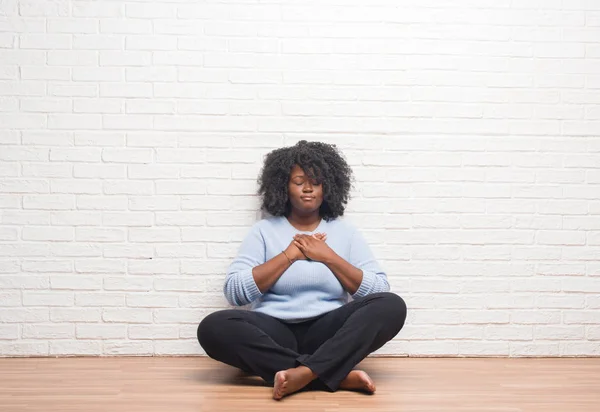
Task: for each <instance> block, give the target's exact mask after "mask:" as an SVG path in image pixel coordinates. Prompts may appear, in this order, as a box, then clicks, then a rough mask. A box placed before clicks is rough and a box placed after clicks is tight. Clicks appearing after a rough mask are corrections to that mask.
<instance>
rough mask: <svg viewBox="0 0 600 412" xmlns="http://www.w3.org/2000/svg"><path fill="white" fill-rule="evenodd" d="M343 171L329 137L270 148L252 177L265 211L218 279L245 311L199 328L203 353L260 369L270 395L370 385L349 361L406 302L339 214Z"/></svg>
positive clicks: (380, 341) (346, 184) (396, 323)
mask: <svg viewBox="0 0 600 412" xmlns="http://www.w3.org/2000/svg"><path fill="white" fill-rule="evenodd" d="M351 177H352V170H351V169H350V167H349V166H348V164H347V163H346V161H345V160H344V159H343V157H342V155H341V154H340V153H339V152H338V150H337V148H336V147H335V145H328V144H324V143H318V142H310V143H309V142H306V141H304V140H303V141H301V142H299V143H298V144H296V145H295V146H292V147H285V148H281V149H277V150H274V151H272V152H270V153H269V154H268V155H267V156H266V158H265V163H264V166H263V169H262V171H261V174H260V176H259V179H258V181H259V184H260V188H259V194H260V195H261V197H262V209H263V210H264V211H266V212H267V213H269V214H270V215H271V217H269V218H266V219H263V220H261V221H259V222H258V223H256V224H255V225H254V226H253V227H252V229H251V230H250V233H249V234H248V235H247V236H246V238H245V239H244V241H243V242H242V245H241V247H240V250H239V253H238V256H237V257H236V258H235V260H234V261H233V262H232V263H231V265H230V267H229V269H228V272H227V276H226V279H225V286H224V293H225V296H226V297H227V300H228V301H229V303H231V304H232V305H235V306H243V305H247V304H251V310H249V311H248V310H241V309H230V310H221V311H218V312H215V313H212V314H210V315H209V316H207V317H206V318H205V319H204V320H203V321H202V322H201V323H200V326H199V327H198V341H199V342H200V345H201V346H202V347H203V348H204V350H205V351H206V354H207V355H208V356H210V357H211V358H213V359H216V360H218V361H221V362H224V363H226V364H229V365H232V366H235V367H237V368H240V369H242V370H244V371H246V372H248V373H252V374H256V375H258V376H260V377H261V378H263V379H264V380H265V381H266V382H268V383H269V384H272V385H273V398H274V399H281V398H283V397H284V396H286V395H289V394H291V393H293V392H296V391H299V390H301V389H302V388H305V387H307V388H313V389H315V388H318V389H325V390H330V391H335V390H337V389H347V390H359V391H364V392H367V393H374V392H375V385H374V383H373V381H372V380H371V378H370V377H369V376H368V375H367V374H366V373H365V372H364V371H359V370H353V368H354V366H356V364H358V363H359V362H360V361H361V360H362V359H364V358H365V357H366V356H367V355H368V354H369V353H371V352H373V351H375V350H377V349H378V348H380V347H381V346H383V345H384V344H385V343H386V342H388V341H389V340H390V339H392V338H393V337H394V336H395V335H396V334H397V333H398V332H399V331H400V329H401V328H402V326H403V325H404V320H405V318H406V305H405V303H404V301H403V300H402V298H400V297H399V296H397V295H395V294H392V293H389V292H388V291H389V288H390V287H389V284H388V282H387V277H386V274H385V273H384V272H383V271H382V270H381V269H380V267H379V265H378V264H377V262H376V260H375V259H374V257H373V255H372V253H371V251H370V249H369V246H368V245H367V243H366V242H365V240H364V238H363V237H362V235H361V234H360V233H359V232H358V231H357V230H356V229H355V228H353V227H352V226H351V225H349V224H348V223H346V222H344V221H343V220H341V219H338V218H339V217H340V216H342V215H343V213H344V209H345V206H346V204H347V202H348V198H349V192H350V188H351ZM349 297H352V300H351V301H350V299H349Z"/></svg>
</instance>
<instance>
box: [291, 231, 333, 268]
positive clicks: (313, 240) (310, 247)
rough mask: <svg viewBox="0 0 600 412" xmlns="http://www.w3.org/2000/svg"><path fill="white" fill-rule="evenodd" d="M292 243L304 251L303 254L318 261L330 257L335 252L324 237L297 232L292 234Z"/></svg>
mask: <svg viewBox="0 0 600 412" xmlns="http://www.w3.org/2000/svg"><path fill="white" fill-rule="evenodd" d="M294 244H295V245H296V246H298V248H299V249H300V250H301V251H302V253H304V255H305V256H306V257H307V258H309V259H311V260H316V261H318V262H323V261H326V260H328V259H330V258H331V257H332V256H333V255H335V252H334V251H333V249H331V248H330V247H329V245H328V244H327V243H325V238H321V239H319V238H317V237H315V236H310V235H305V234H297V235H296V236H294Z"/></svg>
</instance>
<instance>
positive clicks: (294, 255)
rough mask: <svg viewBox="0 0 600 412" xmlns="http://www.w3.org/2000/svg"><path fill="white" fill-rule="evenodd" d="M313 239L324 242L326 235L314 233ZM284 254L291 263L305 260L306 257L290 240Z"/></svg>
mask: <svg viewBox="0 0 600 412" xmlns="http://www.w3.org/2000/svg"><path fill="white" fill-rule="evenodd" d="M312 236H313V237H314V238H315V239H319V240H322V241H325V240H326V239H327V234H326V233H315V234H313V235H312ZM285 254H286V255H287V256H288V257H289V258H290V259H291V261H292V262H295V261H297V260H306V259H307V258H306V255H305V254H304V253H302V251H301V250H300V248H299V247H298V246H297V245H296V244H295V241H294V240H292V241H291V242H290V244H289V246H288V247H287V249H285Z"/></svg>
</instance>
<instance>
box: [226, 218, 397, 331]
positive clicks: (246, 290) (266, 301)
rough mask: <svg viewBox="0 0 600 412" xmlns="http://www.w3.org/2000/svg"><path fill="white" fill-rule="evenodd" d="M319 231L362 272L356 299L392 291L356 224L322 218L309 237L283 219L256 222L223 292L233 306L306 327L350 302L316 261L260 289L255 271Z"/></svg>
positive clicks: (293, 267)
mask: <svg viewBox="0 0 600 412" xmlns="http://www.w3.org/2000/svg"><path fill="white" fill-rule="evenodd" d="M318 232H322V233H326V234H327V241H326V242H327V244H328V245H329V247H330V248H332V249H333V250H334V251H335V252H336V253H337V254H338V255H339V256H340V257H342V258H344V259H345V260H347V261H348V262H349V263H351V264H352V265H354V266H355V267H357V268H359V269H361V270H362V272H363V279H362V283H361V285H360V287H359V288H358V290H357V291H356V293H354V294H353V295H352V298H358V297H362V296H366V295H369V294H371V293H377V292H387V291H389V290H390V285H389V283H388V281H387V276H386V274H385V273H384V272H383V271H382V270H381V268H380V267H379V265H378V263H377V261H376V260H375V258H374V257H373V254H372V253H371V250H370V248H369V245H368V244H367V242H366V241H365V239H364V238H363V236H362V235H361V234H360V232H359V231H358V230H356V228H354V227H353V226H352V225H350V224H349V223H347V222H345V221H343V220H341V219H335V220H331V221H329V222H327V221H325V219H322V220H321V223H320V224H319V226H318V227H317V228H316V229H315V230H314V231H312V232H304V231H299V230H298V229H296V228H294V227H293V226H292V225H291V224H290V223H289V221H288V220H287V218H285V217H283V216H281V217H270V218H267V219H263V220H261V221H259V222H257V223H255V224H254V226H253V227H252V229H251V230H250V233H249V234H248V235H247V236H246V238H245V239H244V240H243V242H242V245H241V246H240V249H239V252H238V255H237V257H236V258H235V259H234V260H233V262H232V263H231V265H230V266H229V269H228V270H227V277H226V279H225V286H224V288H223V290H224V293H225V296H226V298H227V300H228V301H229V303H230V304H232V305H234V306H243V305H247V304H252V305H251V307H250V308H251V309H252V310H254V311H257V312H262V313H266V314H268V315H271V316H273V317H275V318H279V319H282V320H285V321H286V322H302V321H304V320H308V319H311V318H314V317H316V316H319V315H321V314H323V313H326V312H329V311H331V310H333V309H336V308H338V307H340V306H342V305H343V304H344V303H347V302H348V301H349V300H350V299H349V298H350V294H349V293H348V292H347V291H346V290H344V288H343V287H342V284H341V283H340V282H339V280H338V279H337V278H336V277H335V275H334V274H333V272H332V271H331V270H329V268H328V267H327V266H326V265H324V264H323V263H320V262H315V261H308V260H298V261H296V262H294V263H293V264H292V265H291V266H290V267H289V268H288V269H287V270H286V271H285V272H283V274H282V275H281V277H280V278H279V279H278V280H277V282H275V284H273V286H271V288H270V289H269V290H267V291H266V292H265V293H261V292H260V290H259V289H258V287H257V286H256V282H255V281H254V277H253V276H252V268H254V267H255V266H258V265H260V264H263V263H265V262H266V261H268V260H270V259H272V258H273V257H275V256H277V255H278V254H280V253H281V252H282V251H283V250H285V249H286V248H287V247H288V245H289V244H290V242H291V241H292V238H293V236H294V235H295V234H296V233H307V234H313V233H318Z"/></svg>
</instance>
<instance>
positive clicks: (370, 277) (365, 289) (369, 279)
mask: <svg viewBox="0 0 600 412" xmlns="http://www.w3.org/2000/svg"><path fill="white" fill-rule="evenodd" d="M362 272H363V278H362V282H361V283H360V286H359V287H358V290H357V291H356V292H355V293H354V295H352V298H353V299H356V298H362V297H363V296H367V295H368V294H369V292H370V291H371V290H373V286H374V285H375V280H376V275H375V274H374V273H373V272H367V271H366V270H363V271H362Z"/></svg>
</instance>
